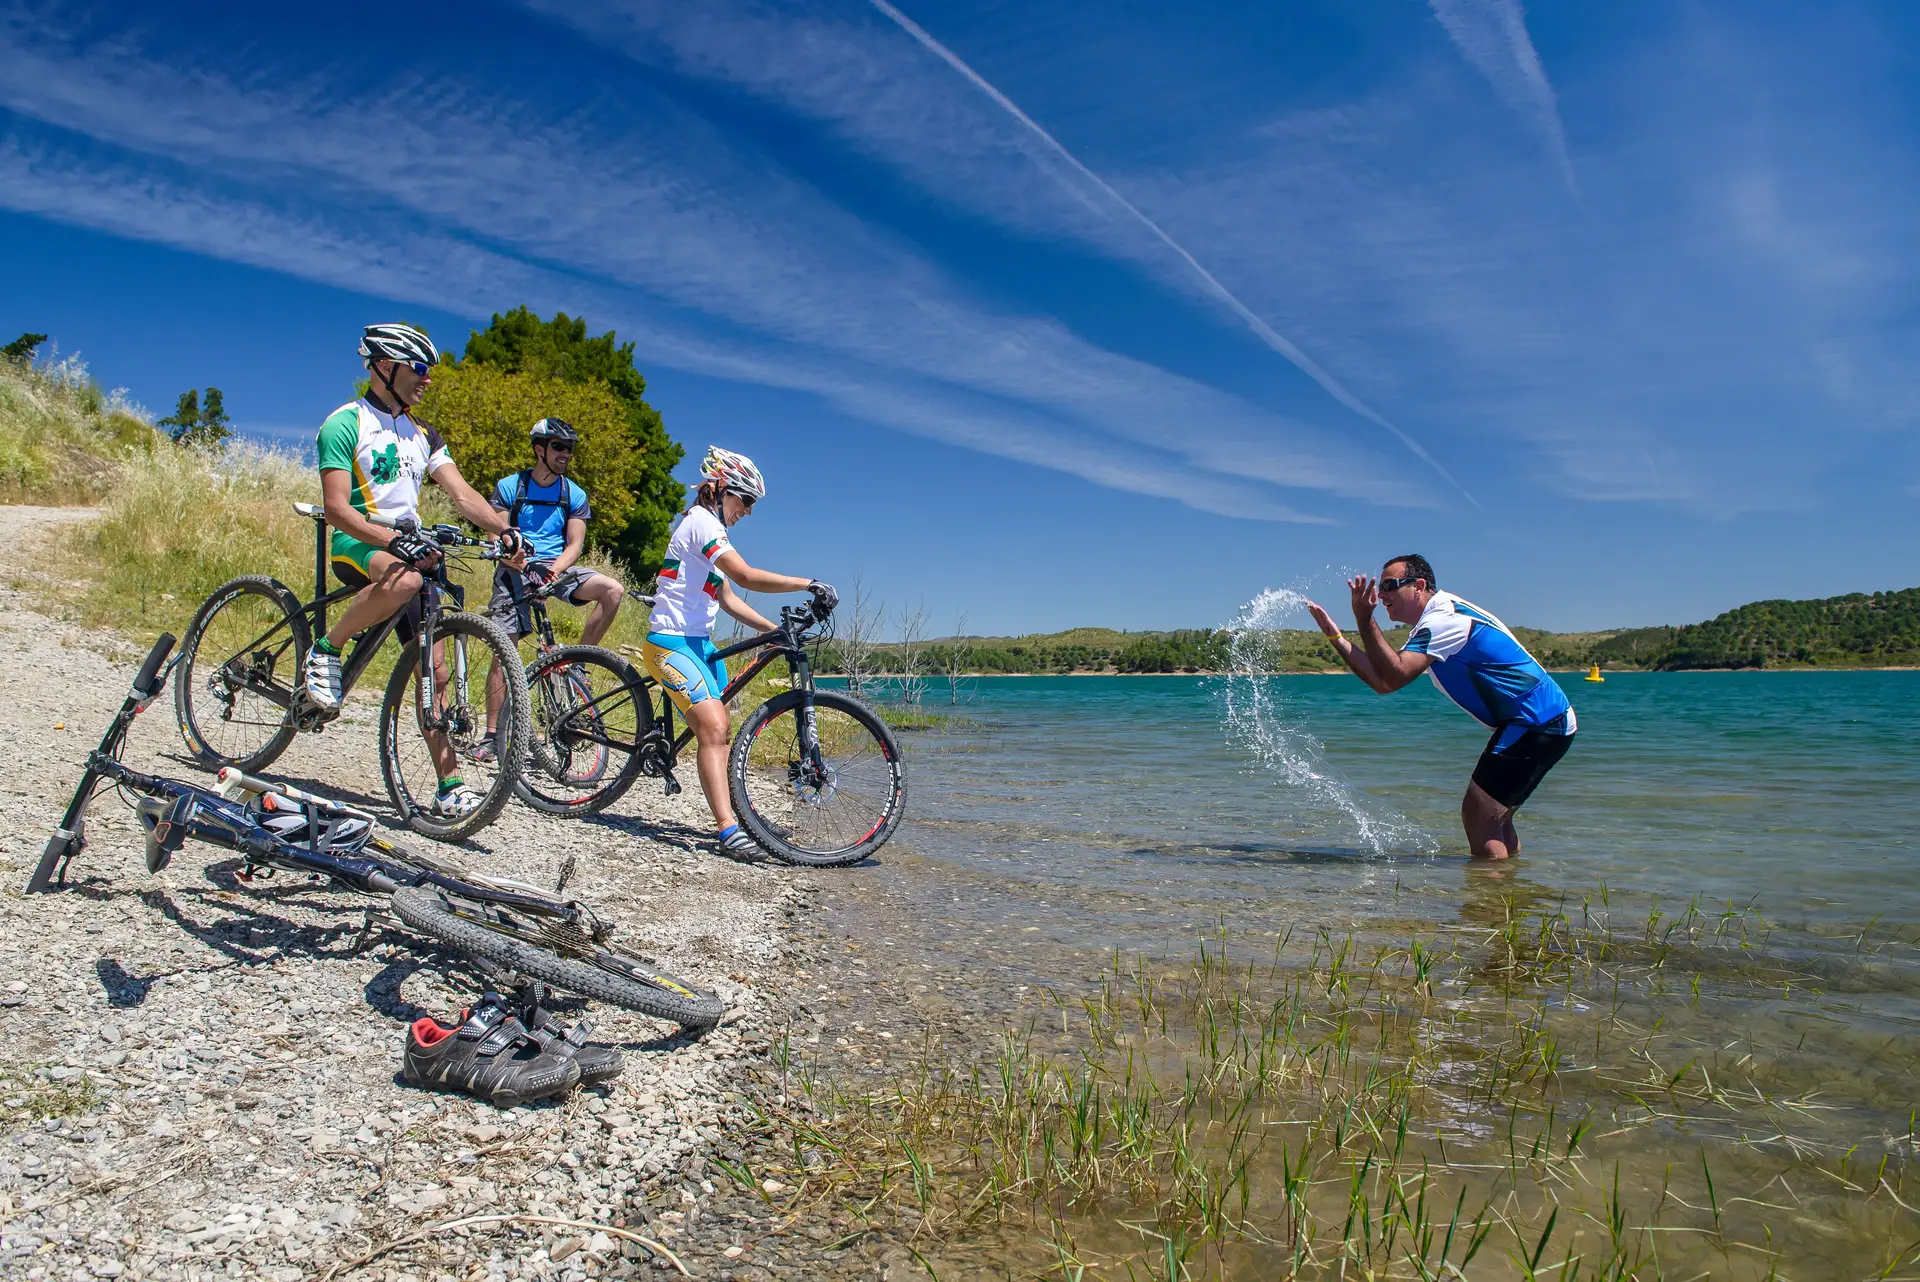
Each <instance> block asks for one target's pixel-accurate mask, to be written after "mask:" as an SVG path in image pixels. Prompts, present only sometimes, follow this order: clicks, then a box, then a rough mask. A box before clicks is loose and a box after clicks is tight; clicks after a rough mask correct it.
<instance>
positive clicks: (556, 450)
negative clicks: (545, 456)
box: [547, 441, 573, 454]
mask: <svg viewBox="0 0 1920 1282" xmlns="http://www.w3.org/2000/svg"><path fill="white" fill-rule="evenodd" d="M547 453H549V454H571V453H573V446H571V445H562V444H561V443H560V442H558V441H548V442H547Z"/></svg>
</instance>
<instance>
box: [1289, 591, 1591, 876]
mask: <svg viewBox="0 0 1920 1282" xmlns="http://www.w3.org/2000/svg"><path fill="white" fill-rule="evenodd" d="M1347 587H1348V588H1349V589H1350V590H1351V591H1352V593H1353V618H1354V625H1355V627H1356V628H1357V629H1358V631H1359V633H1360V640H1361V643H1362V646H1364V653H1363V652H1362V648H1361V647H1359V646H1355V645H1354V644H1353V642H1351V641H1349V640H1347V639H1346V638H1345V637H1344V636H1342V635H1341V634H1340V628H1339V626H1338V625H1337V624H1335V623H1334V621H1333V619H1332V617H1331V616H1329V615H1328V614H1327V612H1326V611H1325V610H1323V609H1321V608H1320V607H1319V606H1317V605H1315V604H1314V603H1313V602H1311V601H1309V602H1307V610H1308V611H1309V612H1310V613H1311V614H1312V615H1313V621H1314V622H1315V623H1317V624H1319V625H1320V630H1321V631H1322V632H1324V633H1326V634H1327V636H1328V637H1329V638H1331V639H1332V641H1333V648H1334V649H1335V650H1338V651H1339V652H1340V657H1341V658H1342V659H1343V660H1345V661H1346V665H1347V666H1348V667H1349V668H1351V669H1353V672H1354V675H1355V676H1357V677H1359V678H1360V679H1361V680H1362V681H1364V682H1366V683H1367V684H1368V685H1369V686H1371V687H1372V688H1373V689H1374V690H1375V691H1377V692H1378V693H1380V694H1392V693H1393V692H1394V691H1395V690H1398V689H1400V688H1401V687H1402V686H1405V685H1406V684H1407V683H1409V682H1410V681H1412V680H1413V679H1414V678H1415V677H1417V676H1419V675H1420V674H1421V673H1422V672H1424V673H1426V674H1427V676H1428V677H1429V678H1430V679H1431V680H1432V681H1433V683H1434V684H1435V685H1437V686H1439V687H1440V689H1441V691H1442V692H1443V693H1445V694H1446V696H1447V697H1448V698H1449V699H1452V700H1453V701H1454V702H1455V703H1457V704H1459V705H1460V706H1461V707H1462V708H1463V709H1465V710H1466V711H1467V712H1468V713H1469V714H1470V715H1472V716H1473V717H1474V719H1475V720H1477V721H1479V722H1480V723H1481V724H1482V725H1484V726H1487V727H1488V728H1489V729H1491V730H1492V731H1493V737H1492V738H1490V739H1488V740H1487V747H1486V750H1485V751H1484V752H1482V753H1481V754H1480V762H1479V764H1478V765H1476V766H1475V767H1474V771H1473V782H1471V783H1469V784H1468V785H1467V795H1466V798H1465V800H1463V801H1462V802H1461V803H1460V822H1461V824H1462V825H1463V826H1464V827H1465V828H1466V830H1467V844H1468V846H1469V847H1471V849H1472V851H1473V855H1474V857H1475V858H1476V859H1505V858H1507V857H1508V856H1509V855H1517V854H1519V853H1520V834H1519V833H1517V832H1515V831H1514V827H1513V815H1514V812H1515V811H1517V810H1518V809H1519V808H1520V806H1521V804H1522V803H1523V802H1525V801H1526V799H1527V798H1528V797H1530V796H1532V795H1533V790H1534V789H1535V788H1537V787H1539V786H1540V781H1541V780H1542V779H1545V778H1546V777H1547V771H1549V770H1551V769H1553V767H1554V766H1555V765H1556V764H1558V763H1559V761H1560V758H1561V757H1563V756H1565V755H1566V753H1567V749H1568V748H1569V747H1571V746H1572V745H1573V735H1574V731H1575V730H1576V729H1577V728H1578V725H1577V723H1576V721H1575V718H1574V715H1573V705H1572V704H1571V703H1569V702H1568V701H1567V696H1566V692H1565V691H1563V690H1561V688H1560V685H1559V683H1558V682H1557V681H1555V680H1554V679H1553V678H1552V677H1551V676H1549V675H1548V674H1547V670H1546V669H1545V668H1543V667H1541V666H1540V664H1539V662H1538V661H1537V660H1535V659H1534V657H1533V656H1532V655H1530V654H1528V653H1527V651H1526V647H1525V646H1523V645H1521V644H1520V642H1519V641H1518V640H1517V639H1516V638H1515V637H1514V635H1513V633H1512V632H1511V631H1509V630H1508V628H1507V625H1506V624H1504V623H1502V622H1500V620H1499V619H1497V618H1495V617H1494V616H1493V615H1491V614H1489V613H1488V612H1487V611H1485V610H1482V609H1481V608H1480V607H1479V606H1477V605H1474V604H1473V603H1472V602H1470V601H1465V600H1462V599H1461V598H1459V597H1457V596H1455V595H1453V594H1452V593H1451V592H1442V591H1440V590H1439V587H1438V586H1437V585H1436V584H1435V583H1434V578H1433V567H1432V566H1431V565H1429V564H1427V559H1426V558H1425V557H1423V556H1417V555H1409V556H1397V557H1395V558H1394V559H1393V560H1391V561H1389V562H1387V564H1386V566H1385V568H1384V569H1382V570H1381V572H1380V579H1379V581H1378V582H1377V583H1376V582H1375V581H1374V580H1373V579H1370V578H1367V577H1366V576H1365V575H1360V576H1358V577H1356V578H1353V579H1349V580H1348V581H1347ZM1381 604H1384V605H1385V606H1386V607H1387V617H1388V618H1390V619H1392V620H1393V621H1394V622H1395V623H1404V624H1406V625H1408V627H1409V628H1411V629H1412V631H1410V632H1409V633H1408V635H1407V644H1406V645H1405V647H1403V648H1402V649H1400V650H1397V651H1396V650H1394V649H1393V648H1392V647H1391V646H1389V645H1388V644H1387V638H1386V634H1385V633H1383V632H1382V631H1381V630H1380V624H1379V623H1378V621H1376V620H1375V619H1374V617H1373V608H1374V606H1376V605H1381Z"/></svg>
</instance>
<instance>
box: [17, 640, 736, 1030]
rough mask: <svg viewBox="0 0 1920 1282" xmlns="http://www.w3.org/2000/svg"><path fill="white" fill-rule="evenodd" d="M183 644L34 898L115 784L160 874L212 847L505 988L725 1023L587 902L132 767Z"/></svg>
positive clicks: (140, 682) (695, 991)
mask: <svg viewBox="0 0 1920 1282" xmlns="http://www.w3.org/2000/svg"><path fill="white" fill-rule="evenodd" d="M173 644H174V642H173V637H172V635H170V634H167V635H162V636H161V638H160V639H159V640H158V641H157V642H155V643H154V646H153V649H152V651H150V652H149V653H148V655H147V658H146V661H145V662H144V663H143V664H142V665H141V667H140V673H139V675H138V676H136V677H135V678H134V682H133V688H132V689H131V690H130V691H129V692H128V694H127V698H126V701H125V702H124V703H123V704H121V707H120V713H119V715H118V716H116V717H115V718H114V721H113V725H112V726H111V727H109V728H108V730H107V732H106V734H105V735H104V736H102V738H101V740H100V746H99V747H98V748H96V749H95V750H94V751H93V752H92V753H91V754H89V755H88V757H87V768H86V772H85V773H84V774H83V775H81V777H80V783H79V786H78V787H76V788H75V789H74V791H73V799H72V800H71V801H70V802H69V803H68V805H67V811H66V815H65V817H64V818H63V819H62V820H61V822H60V827H59V829H58V830H57V831H56V832H55V833H54V835H53V838H52V839H51V840H49V841H48V842H47V846H46V850H45V851H44V852H43V853H42V854H41V856H40V862H39V864H38V865H37V866H36V867H35V868H34V870H33V876H32V878H31V879H30V880H29V881H28V882H27V892H28V893H29V894H38V893H41V892H45V891H52V890H55V889H58V888H60V887H61V886H64V885H65V883H66V875H67V868H68V866H69V865H70V864H71V863H72V861H73V859H74V858H75V857H76V856H77V855H79V854H80V852H81V851H82V850H84V849H85V848H86V846H87V839H86V809H87V805H88V803H89V802H91V801H92V800H93V797H94V794H95V793H96V791H98V789H99V787H100V785H101V784H103V783H107V784H112V785H113V786H115V787H117V788H119V789H121V790H122V792H123V795H124V793H125V792H126V791H128V790H130V791H132V792H134V793H136V794H138V796H137V798H136V799H134V800H133V802H132V804H133V807H134V809H135V810H136V811H137V812H138V814H139V816H140V821H141V824H142V826H143V827H145V829H146V833H147V841H146V847H147V870H148V871H149V872H156V873H157V872H159V871H161V870H162V869H164V868H165V867H166V866H167V864H168V862H169V861H170V860H171V859H172V858H173V855H174V853H175V852H176V851H178V850H179V849H180V847H181V846H182V845H183V844H184V843H185V842H186V840H187V839H188V838H192V839H194V840H195V841H204V842H207V843H209V844H212V845H215V846H221V847H224V848H226V849H228V850H232V851H234V852H236V853H237V854H239V855H240V857H241V858H242V860H243V861H244V866H243V868H242V869H241V872H240V874H239V881H240V884H241V885H243V886H252V885H254V884H255V883H256V882H258V881H260V880H262V879H265V878H268V877H271V876H272V875H273V874H274V873H275V872H276V871H283V872H291V873H304V874H308V875H311V876H315V877H321V878H325V879H328V880H329V881H331V882H332V883H333V884H334V885H335V886H337V887H339V888H340V889H343V890H350V891H354V892H357V893H359V894H362V895H371V896H376V897H379V898H383V899H385V900H386V901H387V905H388V907H389V908H390V909H391V911H392V914H393V915H394V916H395V917H397V918H398V919H399V920H400V921H401V922H403V923H404V924H405V925H407V926H409V927H411V928H412V929H413V930H415V931H418V932H419V933H420V934H422V935H425V936H428V937H429V938H432V939H435V940H438V941H439V942H441V943H444V944H447V945H450V946H451V947H453V948H455V949H457V950H458V951H460V952H462V953H464V954H466V955H468V956H469V957H471V958H473V959H474V960H475V961H476V962H478V963H480V964H481V965H482V967H483V969H486V970H488V971H489V972H490V973H492V974H493V975H494V976H495V977H496V978H498V979H501V980H502V981H503V982H502V983H501V984H500V985H499V986H500V987H502V988H509V987H521V986H522V983H521V982H520V981H523V980H539V981H541V982H543V983H548V984H552V985H553V986H555V987H557V988H564V989H566V990H568V991H570V992H574V993H579V994H580V995H582V996H585V997H592V998H597V999H599V1000H601V1001H607V1002H612V1003H614V1004H615V1005H618V1006H624V1007H626V1008H627V1009H629V1010H636V1011H640V1012H642V1013H644V1014H647V1015H652V1016H654V1017H655V1018H658V1019H664V1020H668V1021H670V1022H672V1023H675V1024H678V1025H680V1026H681V1027H682V1028H686V1029H691V1030H705V1029H708V1028H711V1027H713V1026H714V1024H716V1023H718V1022H719V1020H720V1017H721V1015H722V1014H724V1013H725V1010H724V1007H723V1005H722V1004H721V1001H720V999H719V998H718V997H716V996H715V995H714V994H712V993H709V992H707V991H705V990H703V989H700V988H698V987H696V986H694V985H692V984H689V983H687V982H686V981H685V980H681V979H676V978H675V977H674V976H672V975H670V974H668V973H667V972H666V971H664V970H661V969H660V968H659V967H657V966H655V965H654V964H653V962H652V961H651V960H650V959H649V958H647V957H645V956H643V955H642V954H640V953H638V952H636V951H634V950H633V949H631V948H629V947H627V946H626V945H624V944H621V943H619V942H617V941H615V939H614V938H613V934H614V927H613V922H612V921H610V920H608V919H607V918H605V917H602V916H600V915H599V914H598V913H596V912H594V911H593V910H592V909H591V908H589V907H588V906H587V905H585V904H583V903H581V902H579V901H578V900H568V899H561V898H560V897H559V896H558V895H555V894H552V893H549V892H547V891H545V890H542V889H541V888H539V887H537V886H531V885H528V884H526V883H525V882H519V881H512V880H508V879H505V878H496V877H486V876H481V875H478V874H475V873H471V872H465V871H463V870H461V869H460V868H458V867H456V866H454V865H453V864H451V863H448V862H446V861H445V860H441V859H434V858H430V857H428V856H425V855H422V854H420V853H418V852H416V851H412V850H407V849H405V848H403V847H401V846H398V845H395V844H394V843H393V842H391V841H388V840H387V839H386V838H385V837H384V836H382V835H381V834H380V832H379V831H378V829H377V827H376V826H375V821H374V816H372V815H370V814H368V813H366V812H365V811H362V810H356V809H354V808H353V807H351V806H344V805H341V804H339V803H338V802H333V801H328V800H326V799H324V798H321V797H316V796H314V795H313V794H311V793H308V792H303V791H301V790H300V789H297V788H292V787H289V786H287V785H285V784H276V783H269V782H267V781H265V780H262V779H256V778H254V777H253V776H251V775H249V774H247V773H246V772H244V771H242V770H239V769H236V768H234V767H232V766H228V767H225V768H223V769H222V770H221V771H220V774H219V782H220V790H219V791H218V792H215V791H212V790H210V789H207V788H202V787H198V786H196V785H194V784H190V783H184V782H182V781H180V780H177V779H166V778H162V777H160V776H158V775H150V774H144V773H142V772H141V771H138V770H135V769H133V768H132V767H130V766H127V765H126V764H124V763H123V762H122V761H121V760H120V753H121V750H122V749H123V748H124V747H125V745H126V737H127V731H128V729H129V728H130V727H131V726H132V724H133V720H134V718H135V717H137V716H138V715H139V714H140V713H141V712H142V711H143V710H145V708H146V707H147V705H148V704H149V703H151V702H152V701H153V699H154V698H155V697H157V696H158V695H159V693H160V691H161V690H162V689H164V688H165V686H166V678H167V673H166V668H165V664H166V659H167V654H168V652H169V651H170V650H172V648H173ZM182 660H183V661H184V651H183V653H182Z"/></svg>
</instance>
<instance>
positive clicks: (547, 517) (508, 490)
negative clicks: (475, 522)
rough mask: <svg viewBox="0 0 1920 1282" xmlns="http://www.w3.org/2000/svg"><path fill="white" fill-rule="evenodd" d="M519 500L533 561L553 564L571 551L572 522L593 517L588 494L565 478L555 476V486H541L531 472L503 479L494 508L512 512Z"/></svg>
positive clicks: (495, 490)
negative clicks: (523, 490)
mask: <svg viewBox="0 0 1920 1282" xmlns="http://www.w3.org/2000/svg"><path fill="white" fill-rule="evenodd" d="M523 484H524V485H525V486H526V494H525V495H524V496H523V495H522V494H521V493H520V487H521V486H522V485H523ZM516 500H519V501H520V520H519V526H520V532H521V533H522V534H525V535H526V536H527V544H528V547H529V548H530V556H529V559H530V560H534V561H551V560H554V559H555V558H556V557H558V556H559V555H560V554H561V553H562V552H564V551H566V550H567V522H568V521H570V520H572V519H574V518H576V517H577V518H579V519H580V520H582V521H586V520H590V519H592V517H593V508H592V506H591V505H589V504H588V502H587V492H586V491H585V490H583V489H581V488H580V487H579V486H578V485H575V484H574V483H573V482H572V481H569V480H568V479H567V478H566V477H564V476H558V477H555V478H554V481H553V484H552V485H541V484H539V483H538V482H537V481H535V480H534V479H533V474H532V473H531V472H515V473H514V474H513V475H512V476H503V477H501V478H500V483H499V484H498V485H495V486H494V487H493V496H492V502H493V506H494V507H496V508H498V509H500V511H502V512H511V511H512V510H513V505H514V502H515V501H516Z"/></svg>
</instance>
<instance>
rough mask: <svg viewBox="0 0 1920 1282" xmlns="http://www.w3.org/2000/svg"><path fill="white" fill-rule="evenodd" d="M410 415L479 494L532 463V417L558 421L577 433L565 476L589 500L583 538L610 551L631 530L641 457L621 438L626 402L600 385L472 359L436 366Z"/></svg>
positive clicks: (628, 440)
mask: <svg viewBox="0 0 1920 1282" xmlns="http://www.w3.org/2000/svg"><path fill="white" fill-rule="evenodd" d="M413 416H414V417H415V418H416V419H418V420H419V421H420V422H422V423H425V424H427V425H428V426H430V427H432V428H433V429H434V431H436V432H438V433H440V435H441V436H442V437H443V438H444V439H445V440H446V442H447V447H448V448H449V449H451V450H452V451H453V458H454V461H455V462H456V463H458V464H459V465H460V474H461V475H462V476H464V477H466V478H467V479H468V480H469V481H471V482H472V483H473V485H474V487H475V488H476V489H478V490H480V492H481V493H483V494H491V493H492V491H493V486H494V482H496V481H498V480H499V479H500V478H501V477H503V476H511V475H512V474H513V473H515V472H518V471H520V470H521V469H522V468H525V467H531V466H533V451H532V448H531V447H530V446H529V445H528V443H527V429H529V428H530V427H532V426H533V424H534V421H535V420H536V419H541V418H547V417H554V418H564V419H566V420H567V422H569V423H571V424H573V426H574V430H575V431H577V432H579V433H580V451H579V453H578V454H576V455H575V456H574V464H573V468H572V470H571V472H570V473H569V475H570V476H572V477H573V479H574V480H575V481H576V482H577V483H578V484H579V485H581V486H582V487H583V488H585V490H586V491H587V494H588V495H589V496H590V498H591V499H592V501H593V519H592V520H591V521H589V522H587V534H588V536H589V537H590V538H592V539H593V540H594V541H596V542H598V543H601V544H603V545H608V546H612V547H614V548H615V549H616V550H618V544H617V543H615V542H614V540H615V538H617V536H619V535H620V534H622V533H624V532H625V531H626V530H628V529H630V528H631V526H632V523H633V510H634V506H635V504H636V502H637V499H636V498H635V489H636V487H637V485H638V484H639V482H640V479H641V477H642V474H643V471H644V469H645V467H646V459H645V458H644V457H643V456H642V455H641V453H640V451H639V450H637V449H635V448H634V444H633V440H632V438H631V436H629V435H628V430H627V424H628V417H627V406H626V403H625V402H623V401H622V400H621V399H620V398H619V397H618V396H616V395H614V393H613V390H612V389H611V388H609V387H608V386H607V385H606V384H605V383H603V382H600V381H599V380H597V379H595V380H592V381H589V382H578V383H570V382H565V381H563V380H561V379H557V378H549V377H543V376H541V375H538V374H516V373H511V372H509V371H507V370H505V369H503V368H501V367H500V366H498V365H489V364H481V363H479V362H476V361H462V362H460V363H459V364H457V365H454V364H443V365H441V367H440V368H439V369H437V370H435V371H434V375H433V383H432V384H431V385H430V386H429V387H428V388H427V394H426V396H425V397H423V398H422V399H421V401H420V404H419V405H418V406H417V407H416V408H415V410H414V415H413Z"/></svg>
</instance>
